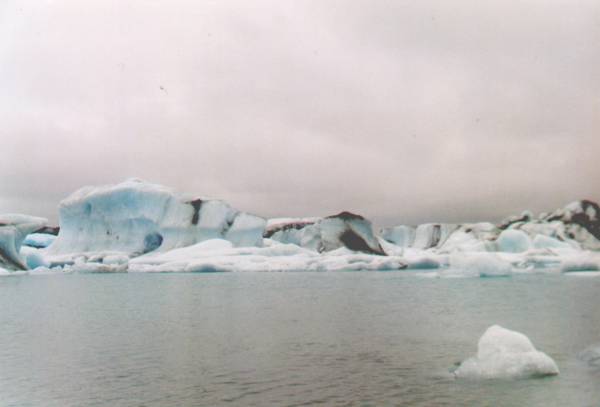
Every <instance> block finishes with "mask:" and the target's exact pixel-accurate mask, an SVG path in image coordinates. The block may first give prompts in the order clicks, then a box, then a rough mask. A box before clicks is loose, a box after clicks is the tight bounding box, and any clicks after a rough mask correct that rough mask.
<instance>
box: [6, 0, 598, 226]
mask: <svg viewBox="0 0 600 407" xmlns="http://www.w3.org/2000/svg"><path fill="white" fill-rule="evenodd" d="M598 38H600V4H598V3H597V2H596V1H591V0H590V1H577V2H566V1H559V0H554V1H536V0H528V1H522V2H505V1H503V2H501V1H489V2H468V1H458V2H451V3H449V2H446V1H434V0H428V1H397V2H389V1H328V2H322V1H318V2H317V1H252V2H246V1H203V2H196V1H183V0H181V1H158V0H156V1H116V0H113V1H99V0H98V1H96V0H93V1H87V2H85V3H84V2H80V1H75V0H70V1H69V0H55V1H37V2H27V3H25V2H18V1H7V2H3V4H2V5H0V89H2V90H3V91H2V96H0V117H2V118H3V126H2V128H0V140H1V141H2V152H3V154H2V157H3V158H2V160H0V197H1V199H0V212H5V211H12V212H30V213H33V214H39V215H43V216H47V217H50V218H51V219H53V220H55V219H56V210H55V208H56V205H57V204H58V202H59V200H60V199H61V198H62V197H64V196H65V195H67V194H68V193H69V192H70V191H72V190H74V189H76V188H77V187H79V186H82V185H84V184H96V183H108V182H117V181H119V180H122V179H124V178H127V177H130V176H137V177H141V178H145V179H148V180H151V181H155V182H159V183H163V184H166V185H170V186H173V187H174V188H176V189H178V190H181V191H186V192H190V193H198V194H200V195H205V196H213V197H219V198H223V199H226V200H228V201H230V202H231V203H232V204H233V205H235V206H237V207H240V208H242V209H245V210H249V211H253V212H256V213H259V214H262V215H264V216H281V215H322V214H329V213H331V212H335V211H337V210H341V209H349V210H354V211H357V212H360V213H363V214H365V215H367V216H369V217H371V218H374V219H375V220H376V221H377V222H379V223H418V222H424V221H444V220H446V221H469V220H484V219H490V220H497V219H500V218H502V217H503V216H506V215H509V214H512V213H514V212H518V211H521V210H523V209H526V208H529V209H532V210H534V211H546V210H551V209H554V208H555V207H558V206H562V205H564V204H565V203H567V202H569V201H571V200H575V199H579V198H584V197H587V198H591V199H596V200H600V191H599V190H598V184H599V181H600V166H598V164H597V158H596V155H597V152H598V151H600V137H599V134H598V133H599V130H600V114H599V113H600V97H599V96H598V95H600V74H599V72H600V49H599V47H600V46H599V45H598V44H599V43H598V41H597V39H598Z"/></svg>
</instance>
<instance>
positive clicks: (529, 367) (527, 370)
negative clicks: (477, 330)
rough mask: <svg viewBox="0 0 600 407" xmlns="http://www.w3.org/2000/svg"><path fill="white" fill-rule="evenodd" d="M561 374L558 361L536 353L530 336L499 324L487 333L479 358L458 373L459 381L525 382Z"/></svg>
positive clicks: (456, 373) (461, 365)
mask: <svg viewBox="0 0 600 407" xmlns="http://www.w3.org/2000/svg"><path fill="white" fill-rule="evenodd" d="M558 373H559V370H558V366H557V365H556V363H555V362H554V360H552V358H550V356H548V355H546V354H545V353H543V352H540V351H538V350H536V349H535V347H534V346H533V344H532V343H531V341H530V340H529V338H528V337H527V336H525V335H523V334H522V333H519V332H515V331H511V330H509V329H506V328H502V327H501V326H499V325H493V326H491V327H489V328H488V329H487V330H486V331H485V333H484V334H483V336H482V337H481V338H480V339H479V344H478V346H477V355H475V356H473V357H471V358H469V359H467V360H465V361H464V362H462V363H461V364H460V366H459V367H458V368H457V369H456V370H455V371H454V374H455V376H456V377H457V378H465V379H523V378H534V377H544V376H554V375H557V374H558Z"/></svg>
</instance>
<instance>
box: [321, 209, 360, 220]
mask: <svg viewBox="0 0 600 407" xmlns="http://www.w3.org/2000/svg"><path fill="white" fill-rule="evenodd" d="M333 218H338V219H342V220H365V218H364V217H362V216H360V215H357V214H355V213H352V212H348V211H344V212H340V213H338V214H337V215H331V216H327V217H326V218H325V219H333Z"/></svg>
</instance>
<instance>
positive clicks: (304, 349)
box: [0, 272, 600, 406]
mask: <svg viewBox="0 0 600 407" xmlns="http://www.w3.org/2000/svg"><path fill="white" fill-rule="evenodd" d="M599 292H600V278H569V277H564V276H540V275H537V276H531V277H528V276H522V277H521V276H518V277H514V278H509V279H443V280H439V279H423V278H418V277H415V276H411V275H408V274H407V273H403V272H395V273H373V272H370V273H367V272H365V273H362V272H360V273H343V272H340V273H228V274H160V275H155V274H152V275H147V274H119V275H61V276H36V277H34V276H23V277H14V278H2V279H0V308H1V309H2V312H0V326H1V327H2V333H1V334H0V405H2V406H94V405H98V406H105V405H110V406H142V405H143V406H165V405H211V406H212V405H221V404H232V405H256V406H264V405H289V406H292V405H303V404H304V405H310V404H317V403H323V404H326V405H348V404H357V405H382V404H383V405H390V404H391V405H393V404H402V405H417V406H432V405H448V406H454V405H527V406H535V405H540V406H541V405H582V406H586V405H589V406H591V405H597V404H598V403H599V402H600V386H599V385H598V383H600V369H598V368H594V367H589V366H588V365H586V364H585V363H584V362H583V361H581V360H580V359H578V358H577V354H578V353H579V352H580V351H581V350H583V349H585V348H586V347H588V346H589V345H591V344H594V343H598V342H600V315H599V313H598V312H597V311H598V310H600V296H599V295H598V293H599ZM494 323H497V324H500V325H502V326H505V327H507V328H510V329H514V330H517V331H519V332H523V333H525V334H527V335H528V336H529V337H530V338H531V340H532V342H533V343H534V344H535V345H536V347H537V348H538V349H540V350H542V351H544V352H546V353H548V354H549V355H550V356H551V357H552V358H553V359H554V360H555V361H556V362H557V364H558V365H559V367H560V369H561V375H560V376H558V377H555V378H547V379H543V380H522V381H490V382H463V381H456V380H454V379H453V378H452V376H451V375H450V374H449V373H448V369H449V368H451V367H452V366H453V365H454V363H455V362H458V361H460V360H462V359H464V358H466V357H468V356H470V355H472V354H473V353H475V351H476V346H477V340H478V338H479V337H480V336H481V334H482V333H483V331H484V330H485V329H486V328H487V327H488V326H489V325H492V324H494Z"/></svg>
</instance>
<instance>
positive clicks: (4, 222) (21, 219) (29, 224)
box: [0, 214, 47, 272]
mask: <svg viewBox="0 0 600 407" xmlns="http://www.w3.org/2000/svg"><path fill="white" fill-rule="evenodd" d="M46 223H47V220H46V219H44V218H39V217H34V216H28V215H20V214H7V215H0V268H2V269H3V270H5V271H7V272H10V271H18V270H27V269H28V267H27V264H26V263H25V261H24V259H23V258H22V257H21V255H20V254H19V252H20V249H21V244H22V243H23V240H25V237H26V236H27V235H28V234H30V233H31V232H33V231H35V230H38V229H39V228H41V227H42V226H44V225H45V224H46Z"/></svg>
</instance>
